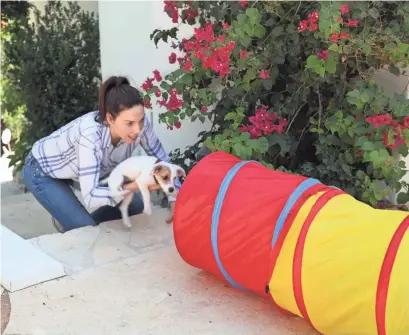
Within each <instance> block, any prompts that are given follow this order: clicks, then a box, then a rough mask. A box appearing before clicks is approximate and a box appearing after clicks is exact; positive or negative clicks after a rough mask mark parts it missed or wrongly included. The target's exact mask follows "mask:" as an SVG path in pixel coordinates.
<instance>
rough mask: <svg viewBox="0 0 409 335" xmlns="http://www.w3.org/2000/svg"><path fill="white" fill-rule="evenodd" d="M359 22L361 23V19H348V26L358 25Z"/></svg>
mask: <svg viewBox="0 0 409 335" xmlns="http://www.w3.org/2000/svg"><path fill="white" fill-rule="evenodd" d="M358 23H359V20H352V19H348V23H347V26H348V27H356V26H358Z"/></svg>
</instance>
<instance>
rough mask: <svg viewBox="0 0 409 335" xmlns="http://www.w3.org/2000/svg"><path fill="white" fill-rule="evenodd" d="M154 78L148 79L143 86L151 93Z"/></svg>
mask: <svg viewBox="0 0 409 335" xmlns="http://www.w3.org/2000/svg"><path fill="white" fill-rule="evenodd" d="M153 80H154V79H153V78H146V80H145V82H144V83H143V84H142V88H143V89H144V90H145V91H149V90H150V89H151V88H152V87H153Z"/></svg>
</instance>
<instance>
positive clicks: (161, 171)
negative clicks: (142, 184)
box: [153, 165, 171, 184]
mask: <svg viewBox="0 0 409 335" xmlns="http://www.w3.org/2000/svg"><path fill="white" fill-rule="evenodd" d="M153 173H154V175H155V176H156V178H160V179H162V181H163V183H164V184H167V183H168V182H170V181H171V172H170V169H169V167H167V166H165V165H158V166H156V167H155V170H154V171H153Z"/></svg>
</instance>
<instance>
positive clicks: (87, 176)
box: [77, 134, 127, 208]
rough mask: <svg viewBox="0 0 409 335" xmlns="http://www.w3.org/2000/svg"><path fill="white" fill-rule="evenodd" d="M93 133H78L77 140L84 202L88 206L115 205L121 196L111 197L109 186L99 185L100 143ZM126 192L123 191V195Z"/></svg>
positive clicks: (80, 181) (79, 174) (79, 172)
mask: <svg viewBox="0 0 409 335" xmlns="http://www.w3.org/2000/svg"><path fill="white" fill-rule="evenodd" d="M94 137H95V136H94V135H93V134H80V138H79V141H78V150H77V158H78V178H79V183H80V188H81V194H82V197H83V199H84V203H85V205H86V206H87V207H88V208H95V207H101V206H104V205H110V206H116V205H117V204H119V202H120V201H121V200H122V199H123V196H118V197H111V196H110V188H109V187H104V186H99V185H98V181H99V177H100V158H99V157H100V150H101V149H100V144H101V141H100V139H98V138H94ZM126 193H127V192H126V191H124V195H125V194H126Z"/></svg>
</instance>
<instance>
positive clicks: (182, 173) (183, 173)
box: [176, 167, 186, 178]
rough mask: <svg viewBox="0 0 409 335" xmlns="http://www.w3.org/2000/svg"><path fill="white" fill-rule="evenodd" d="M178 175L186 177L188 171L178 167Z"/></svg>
mask: <svg viewBox="0 0 409 335" xmlns="http://www.w3.org/2000/svg"><path fill="white" fill-rule="evenodd" d="M176 176H177V177H178V178H181V177H182V178H186V172H185V170H183V169H182V168H181V167H178V168H177V169H176Z"/></svg>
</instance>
